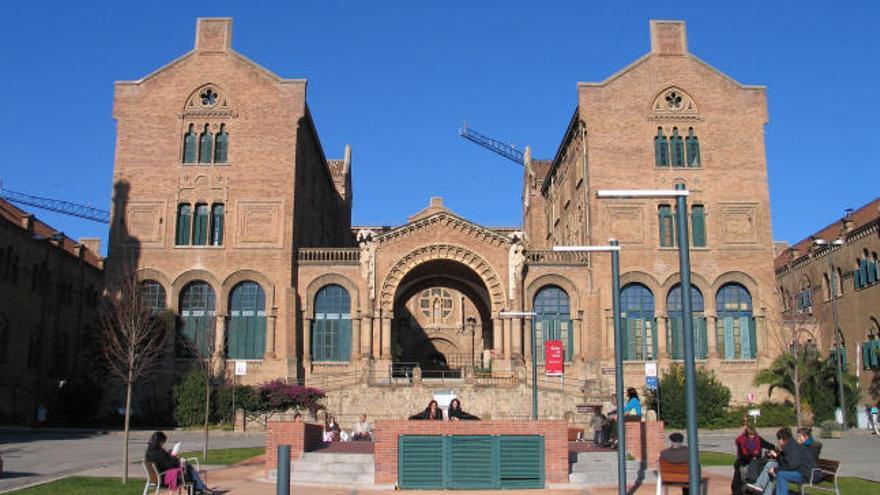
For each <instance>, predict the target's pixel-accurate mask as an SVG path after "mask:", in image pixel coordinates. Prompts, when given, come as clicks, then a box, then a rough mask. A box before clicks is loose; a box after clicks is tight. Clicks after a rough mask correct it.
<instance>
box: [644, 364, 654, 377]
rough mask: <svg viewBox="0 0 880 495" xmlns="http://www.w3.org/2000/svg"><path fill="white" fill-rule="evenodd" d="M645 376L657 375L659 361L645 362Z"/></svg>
mask: <svg viewBox="0 0 880 495" xmlns="http://www.w3.org/2000/svg"><path fill="white" fill-rule="evenodd" d="M645 376H657V363H655V362H647V363H645Z"/></svg>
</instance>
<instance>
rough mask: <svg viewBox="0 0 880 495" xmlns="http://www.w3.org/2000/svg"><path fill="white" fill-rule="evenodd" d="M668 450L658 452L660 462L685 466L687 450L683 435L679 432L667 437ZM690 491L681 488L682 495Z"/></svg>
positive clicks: (686, 494)
mask: <svg viewBox="0 0 880 495" xmlns="http://www.w3.org/2000/svg"><path fill="white" fill-rule="evenodd" d="M669 443H670V445H669V448H668V449H663V450H661V451H660V460H662V461H664V462H668V463H670V464H687V463H688V449H687V446H686V445H685V444H684V435H682V434H681V433H679V432H677V431H676V432H675V433H672V434H671V435H669ZM689 491H690V490H689V489H688V488H687V487H682V488H681V494H682V495H688V492H689Z"/></svg>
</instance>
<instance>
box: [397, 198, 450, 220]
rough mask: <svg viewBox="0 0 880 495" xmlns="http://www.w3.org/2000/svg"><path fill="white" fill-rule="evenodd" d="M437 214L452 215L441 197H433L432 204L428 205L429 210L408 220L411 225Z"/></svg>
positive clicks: (426, 209)
mask: <svg viewBox="0 0 880 495" xmlns="http://www.w3.org/2000/svg"><path fill="white" fill-rule="evenodd" d="M435 213H451V212H450V211H449V208H447V207H446V206H444V205H443V198H442V197H441V196H432V197H431V202H430V203H429V204H428V207H427V208H425V209H424V210H422V211H420V212H418V213H416V214H415V215H413V216H411V217H409V218H408V219H407V220H408V222H409V223H412V222H415V221H417V220H421V219H423V218H427V217H429V216H431V215H433V214H435Z"/></svg>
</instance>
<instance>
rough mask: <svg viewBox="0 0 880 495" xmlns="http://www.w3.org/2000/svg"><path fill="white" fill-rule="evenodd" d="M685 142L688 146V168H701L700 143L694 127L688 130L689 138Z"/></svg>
mask: <svg viewBox="0 0 880 495" xmlns="http://www.w3.org/2000/svg"><path fill="white" fill-rule="evenodd" d="M685 142H686V144H687V163H688V167H699V166H700V165H701V164H702V162H701V161H700V141H699V140H697V136H696V134H694V128H693V127H690V128H688V136H687V138H685Z"/></svg>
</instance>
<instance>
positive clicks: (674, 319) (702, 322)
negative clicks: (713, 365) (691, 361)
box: [666, 284, 709, 359]
mask: <svg viewBox="0 0 880 495" xmlns="http://www.w3.org/2000/svg"><path fill="white" fill-rule="evenodd" d="M691 310H692V312H693V321H694V353H695V356H696V357H697V359H706V357H707V356H708V355H709V346H708V339H707V337H706V317H705V316H704V315H703V293H702V292H700V289H698V288H696V287H694V286H693V285H692V286H691ZM666 314H667V316H668V317H669V327H668V328H667V329H666V352H667V353H668V354H669V357H671V358H672V359H684V317H683V308H682V302H681V284H676V285H675V286H674V287H673V288H672V289H670V291H669V294H668V295H667V296H666Z"/></svg>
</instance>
